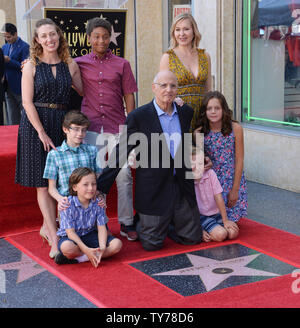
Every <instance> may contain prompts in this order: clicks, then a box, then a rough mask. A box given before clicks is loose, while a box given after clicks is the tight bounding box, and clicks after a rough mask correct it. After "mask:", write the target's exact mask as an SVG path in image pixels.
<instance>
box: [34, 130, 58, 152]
mask: <svg viewBox="0 0 300 328" xmlns="http://www.w3.org/2000/svg"><path fill="white" fill-rule="evenodd" d="M38 136H39V139H40V140H41V142H42V144H43V146H44V150H45V151H48V152H49V151H50V150H51V148H53V149H55V150H56V147H55V145H54V143H53V142H52V140H51V139H50V138H49V137H48V135H47V133H46V132H45V131H44V130H42V131H41V132H39V134H38Z"/></svg>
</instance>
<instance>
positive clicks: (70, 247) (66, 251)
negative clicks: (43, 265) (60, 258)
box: [60, 241, 80, 259]
mask: <svg viewBox="0 0 300 328" xmlns="http://www.w3.org/2000/svg"><path fill="white" fill-rule="evenodd" d="M60 249H61V252H62V253H63V255H64V256H65V257H67V258H68V259H72V258H74V257H76V256H78V254H79V252H80V249H79V247H78V246H77V245H75V244H74V243H72V242H69V241H65V242H63V243H62V244H61V246H60Z"/></svg>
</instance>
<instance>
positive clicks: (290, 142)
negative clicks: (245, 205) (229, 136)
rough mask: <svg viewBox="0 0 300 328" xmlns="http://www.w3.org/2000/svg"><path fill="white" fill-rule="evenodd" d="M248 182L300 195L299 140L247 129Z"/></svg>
mask: <svg viewBox="0 0 300 328" xmlns="http://www.w3.org/2000/svg"><path fill="white" fill-rule="evenodd" d="M244 136H245V172H246V177H247V179H249V180H251V181H255V182H259V183H263V184H266V185H270V186H274V187H278V188H282V189H287V190H290V191H295V192H300V174H299V167H300V165H299V163H300V152H299V151H298V149H299V148H300V138H299V137H296V136H288V135H286V136H284V135H282V134H278V133H273V132H268V131H257V130H254V129H250V128H245V129H244Z"/></svg>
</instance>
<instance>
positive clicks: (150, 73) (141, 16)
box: [136, 0, 165, 105]
mask: <svg viewBox="0 0 300 328" xmlns="http://www.w3.org/2000/svg"><path fill="white" fill-rule="evenodd" d="M162 1H165V0H162ZM136 2H137V31H138V32H137V36H138V86H139V105H143V104H145V103H147V102H149V101H151V99H152V98H153V94H152V91H151V83H152V80H153V78H154V76H155V74H156V73H157V72H158V69H159V62H160V58H161V56H162V49H163V47H162V44H163V40H162V35H163V33H162V3H161V0H155V1H149V0H138V1H136Z"/></svg>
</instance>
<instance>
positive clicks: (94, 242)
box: [58, 230, 116, 253]
mask: <svg viewBox="0 0 300 328" xmlns="http://www.w3.org/2000/svg"><path fill="white" fill-rule="evenodd" d="M115 238H116V237H114V236H111V235H107V242H106V247H108V246H109V243H110V242H111V241H112V240H113V239H115ZM80 239H81V240H82V242H83V243H84V244H85V245H86V246H87V247H91V248H97V247H99V240H98V230H92V231H91V232H89V233H87V234H86V235H84V236H81V237H80ZM66 240H70V241H72V242H73V243H74V244H75V245H77V244H76V243H75V241H74V240H72V239H69V238H68V236H64V237H60V239H59V241H58V250H59V251H60V252H61V253H62V251H61V249H60V246H61V244H62V243H63V242H64V241H66Z"/></svg>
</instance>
